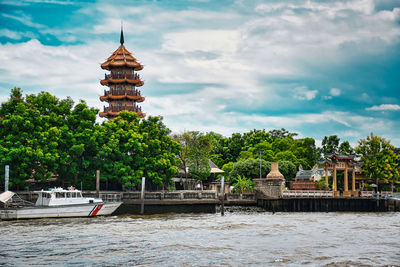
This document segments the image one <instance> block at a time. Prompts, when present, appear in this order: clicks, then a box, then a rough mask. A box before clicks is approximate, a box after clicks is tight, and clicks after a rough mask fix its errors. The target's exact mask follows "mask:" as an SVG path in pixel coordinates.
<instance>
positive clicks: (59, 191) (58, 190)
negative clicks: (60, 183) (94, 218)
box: [34, 187, 81, 194]
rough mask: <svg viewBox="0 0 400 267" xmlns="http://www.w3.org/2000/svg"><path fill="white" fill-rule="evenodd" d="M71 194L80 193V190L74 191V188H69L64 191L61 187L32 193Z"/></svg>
mask: <svg viewBox="0 0 400 267" xmlns="http://www.w3.org/2000/svg"><path fill="white" fill-rule="evenodd" d="M71 192H81V190H78V189H75V188H74V187H69V188H68V189H64V188H61V187H57V188H50V189H49V190H43V189H42V190H40V191H34V193H37V194H39V193H50V194H51V193H71Z"/></svg>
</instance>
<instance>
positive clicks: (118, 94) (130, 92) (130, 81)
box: [99, 28, 146, 119]
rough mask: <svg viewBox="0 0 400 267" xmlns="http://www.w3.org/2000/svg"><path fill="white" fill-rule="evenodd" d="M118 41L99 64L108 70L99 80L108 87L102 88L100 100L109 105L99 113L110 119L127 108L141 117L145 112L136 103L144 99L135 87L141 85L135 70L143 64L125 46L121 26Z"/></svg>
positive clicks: (140, 68)
mask: <svg viewBox="0 0 400 267" xmlns="http://www.w3.org/2000/svg"><path fill="white" fill-rule="evenodd" d="M120 43H121V45H120V46H119V47H118V49H117V50H115V52H114V53H113V54H112V55H111V56H110V57H109V58H108V59H107V60H106V62H104V63H103V64H101V68H102V69H104V70H108V71H110V74H105V77H104V80H101V81H100V84H101V85H104V86H107V87H108V89H107V90H104V95H103V96H100V100H101V101H105V102H107V103H108V104H109V106H108V107H104V111H103V112H100V114H99V115H100V117H106V118H109V119H110V118H114V117H116V116H118V114H119V112H120V111H122V110H128V111H133V112H136V113H137V114H138V115H139V117H140V118H143V117H144V116H146V114H145V113H143V112H142V108H141V107H139V106H138V105H137V103H140V102H143V101H144V99H145V98H144V97H143V96H142V95H141V92H140V91H139V90H138V89H137V88H138V87H140V86H142V85H143V81H142V80H140V76H139V74H137V71H140V70H142V69H143V65H141V64H140V63H139V62H137V61H136V58H134V57H133V56H132V54H131V53H130V52H129V51H128V50H127V49H126V48H125V46H124V32H123V30H122V28H121V37H120Z"/></svg>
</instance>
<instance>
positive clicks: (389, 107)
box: [365, 104, 400, 111]
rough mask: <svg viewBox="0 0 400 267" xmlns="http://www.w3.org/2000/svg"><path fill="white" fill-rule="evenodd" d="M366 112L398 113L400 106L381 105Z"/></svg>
mask: <svg viewBox="0 0 400 267" xmlns="http://www.w3.org/2000/svg"><path fill="white" fill-rule="evenodd" d="M365 110H372V111H386V110H391V111H397V110H400V106H399V105H395V104H381V105H379V106H376V105H375V106H372V107H369V108H366V109H365Z"/></svg>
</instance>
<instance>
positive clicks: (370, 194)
mask: <svg viewBox="0 0 400 267" xmlns="http://www.w3.org/2000/svg"><path fill="white" fill-rule="evenodd" d="M360 197H370V198H372V197H374V192H373V191H361V192H360Z"/></svg>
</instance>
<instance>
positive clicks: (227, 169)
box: [222, 162, 233, 182]
mask: <svg viewBox="0 0 400 267" xmlns="http://www.w3.org/2000/svg"><path fill="white" fill-rule="evenodd" d="M232 169H233V162H228V163H226V164H224V165H223V166H222V170H223V171H224V174H225V178H226V180H227V181H228V182H231V181H232V178H231V176H230V173H231V171H232Z"/></svg>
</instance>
